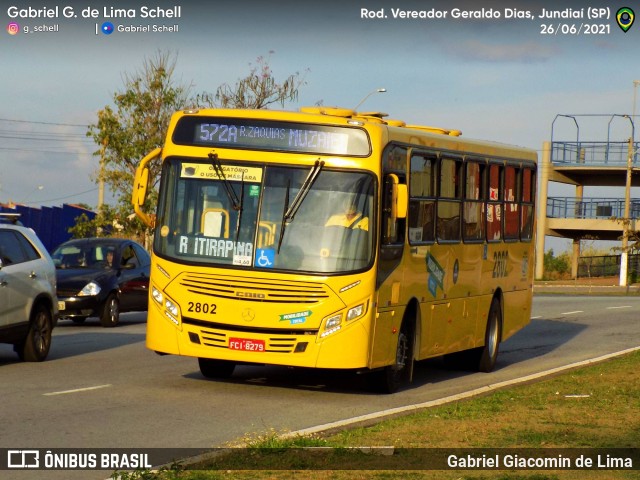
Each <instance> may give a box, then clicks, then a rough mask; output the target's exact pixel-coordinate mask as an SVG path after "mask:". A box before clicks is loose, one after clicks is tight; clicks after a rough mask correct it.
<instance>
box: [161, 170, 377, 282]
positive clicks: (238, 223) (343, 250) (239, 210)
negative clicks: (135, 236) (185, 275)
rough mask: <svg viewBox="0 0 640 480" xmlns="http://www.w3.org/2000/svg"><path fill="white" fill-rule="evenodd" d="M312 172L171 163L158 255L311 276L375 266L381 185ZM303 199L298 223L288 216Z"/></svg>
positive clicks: (353, 175) (358, 176) (349, 174)
mask: <svg viewBox="0 0 640 480" xmlns="http://www.w3.org/2000/svg"><path fill="white" fill-rule="evenodd" d="M312 168H313V167H311V166H306V167H292V166H280V165H278V166H275V165H256V164H255V163H253V164H251V165H248V164H243V163H242V162H237V161H233V162H225V161H224V159H217V158H216V159H215V161H214V162H211V161H210V162H203V161H202V160H201V159H198V160H195V159H186V158H170V159H167V160H166V161H165V164H164V169H163V174H162V186H161V191H162V192H163V195H161V198H160V200H159V206H158V218H157V223H156V225H157V230H156V235H155V243H154V247H155V250H156V253H157V254H158V255H160V256H162V257H165V258H169V259H174V260H178V261H181V262H189V263H194V264H206V265H212V266H231V267H244V268H248V269H256V270H265V269H267V270H269V269H270V270H281V271H296V272H307V273H318V274H327V273H341V272H352V271H357V270H362V269H365V268H367V267H370V266H371V265H372V263H373V257H372V253H373V246H374V245H373V238H374V235H373V234H374V232H373V230H374V225H375V222H374V217H373V215H374V213H373V212H375V205H374V198H375V196H374V195H375V185H376V183H375V177H374V176H373V175H372V174H369V173H362V172H353V171H335V170H330V169H322V170H321V171H318V173H317V175H316V176H315V178H314V180H313V182H310V185H309V184H308V185H307V187H308V192H303V195H300V196H298V192H299V191H300V189H301V187H302V186H303V184H304V183H305V180H307V178H308V177H309V174H310V171H311V169H312ZM296 197H298V200H299V204H298V205H297V208H296V209H295V213H294V215H293V216H291V215H286V213H287V211H288V210H289V212H290V211H291V210H290V208H289V207H290V205H291V203H292V202H294V200H295V199H296Z"/></svg>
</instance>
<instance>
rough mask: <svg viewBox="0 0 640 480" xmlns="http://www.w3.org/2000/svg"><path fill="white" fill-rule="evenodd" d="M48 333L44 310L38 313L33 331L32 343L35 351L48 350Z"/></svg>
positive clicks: (49, 331)
mask: <svg viewBox="0 0 640 480" xmlns="http://www.w3.org/2000/svg"><path fill="white" fill-rule="evenodd" d="M50 333H51V330H50V329H49V322H48V318H47V315H46V314H45V313H44V312H40V313H38V316H37V317H36V321H35V324H34V331H33V344H34V347H35V349H36V351H37V352H39V353H43V352H46V351H47V350H48V348H49V342H50V339H51V337H50Z"/></svg>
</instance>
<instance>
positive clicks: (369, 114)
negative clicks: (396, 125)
mask: <svg viewBox="0 0 640 480" xmlns="http://www.w3.org/2000/svg"><path fill="white" fill-rule="evenodd" d="M356 115H357V116H359V117H376V118H384V117H388V116H389V114H388V113H384V112H358V113H356Z"/></svg>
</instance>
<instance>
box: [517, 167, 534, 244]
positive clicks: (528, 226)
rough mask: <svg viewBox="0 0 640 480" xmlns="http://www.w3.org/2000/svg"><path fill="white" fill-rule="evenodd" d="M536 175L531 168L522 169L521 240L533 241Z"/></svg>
mask: <svg viewBox="0 0 640 480" xmlns="http://www.w3.org/2000/svg"><path fill="white" fill-rule="evenodd" d="M535 192H536V174H535V171H534V170H532V169H530V168H523V169H522V198H521V202H522V209H521V214H520V215H521V217H520V238H521V239H522V240H531V237H532V235H533V213H534V212H533V209H534V199H535V195H536V193H535Z"/></svg>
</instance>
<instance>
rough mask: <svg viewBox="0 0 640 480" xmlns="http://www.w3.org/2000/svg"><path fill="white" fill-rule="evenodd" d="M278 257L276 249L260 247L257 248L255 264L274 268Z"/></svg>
mask: <svg viewBox="0 0 640 480" xmlns="http://www.w3.org/2000/svg"><path fill="white" fill-rule="evenodd" d="M275 259H276V251H275V250H274V249H272V248H258V249H257V250H256V261H255V266H256V267H260V268H273V264H274V262H275Z"/></svg>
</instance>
